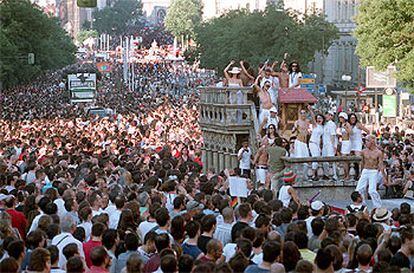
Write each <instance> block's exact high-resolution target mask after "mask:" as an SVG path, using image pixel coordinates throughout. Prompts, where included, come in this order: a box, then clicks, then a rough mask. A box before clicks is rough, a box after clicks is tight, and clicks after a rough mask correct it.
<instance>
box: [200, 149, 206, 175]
mask: <svg viewBox="0 0 414 273" xmlns="http://www.w3.org/2000/svg"><path fill="white" fill-rule="evenodd" d="M201 162H202V163H203V173H204V174H206V173H207V151H206V149H205V148H204V147H203V148H201Z"/></svg>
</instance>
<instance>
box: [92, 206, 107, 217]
mask: <svg viewBox="0 0 414 273" xmlns="http://www.w3.org/2000/svg"><path fill="white" fill-rule="evenodd" d="M104 212H105V211H104V210H103V209H101V208H99V210H92V217H95V216H96V215H100V214H102V213H104Z"/></svg>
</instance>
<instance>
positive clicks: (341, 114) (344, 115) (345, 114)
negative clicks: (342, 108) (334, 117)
mask: <svg viewBox="0 0 414 273" xmlns="http://www.w3.org/2000/svg"><path fill="white" fill-rule="evenodd" d="M338 116H339V117H340V118H344V119H345V120H348V114H347V113H345V112H341V113H339V115H338Z"/></svg>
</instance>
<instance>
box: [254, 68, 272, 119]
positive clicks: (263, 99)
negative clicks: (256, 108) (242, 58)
mask: <svg viewBox="0 0 414 273" xmlns="http://www.w3.org/2000/svg"><path fill="white" fill-rule="evenodd" d="M259 79H260V75H259V76H258V77H257V78H256V82H255V84H254V88H253V92H256V94H257V95H258V96H259V99H260V112H259V124H262V122H263V120H264V119H265V117H269V116H270V108H272V107H273V104H272V98H271V96H270V93H269V89H270V88H271V86H272V82H271V81H270V80H266V81H265V82H264V83H263V88H261V87H260V85H259Z"/></svg>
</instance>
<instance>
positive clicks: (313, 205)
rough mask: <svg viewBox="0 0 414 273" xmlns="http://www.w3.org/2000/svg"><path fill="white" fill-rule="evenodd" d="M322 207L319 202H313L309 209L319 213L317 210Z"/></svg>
mask: <svg viewBox="0 0 414 273" xmlns="http://www.w3.org/2000/svg"><path fill="white" fill-rule="evenodd" d="M323 207H324V204H323V203H322V202H321V201H319V200H317V201H313V202H312V204H311V209H312V210H315V211H319V210H321V209H323Z"/></svg>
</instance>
